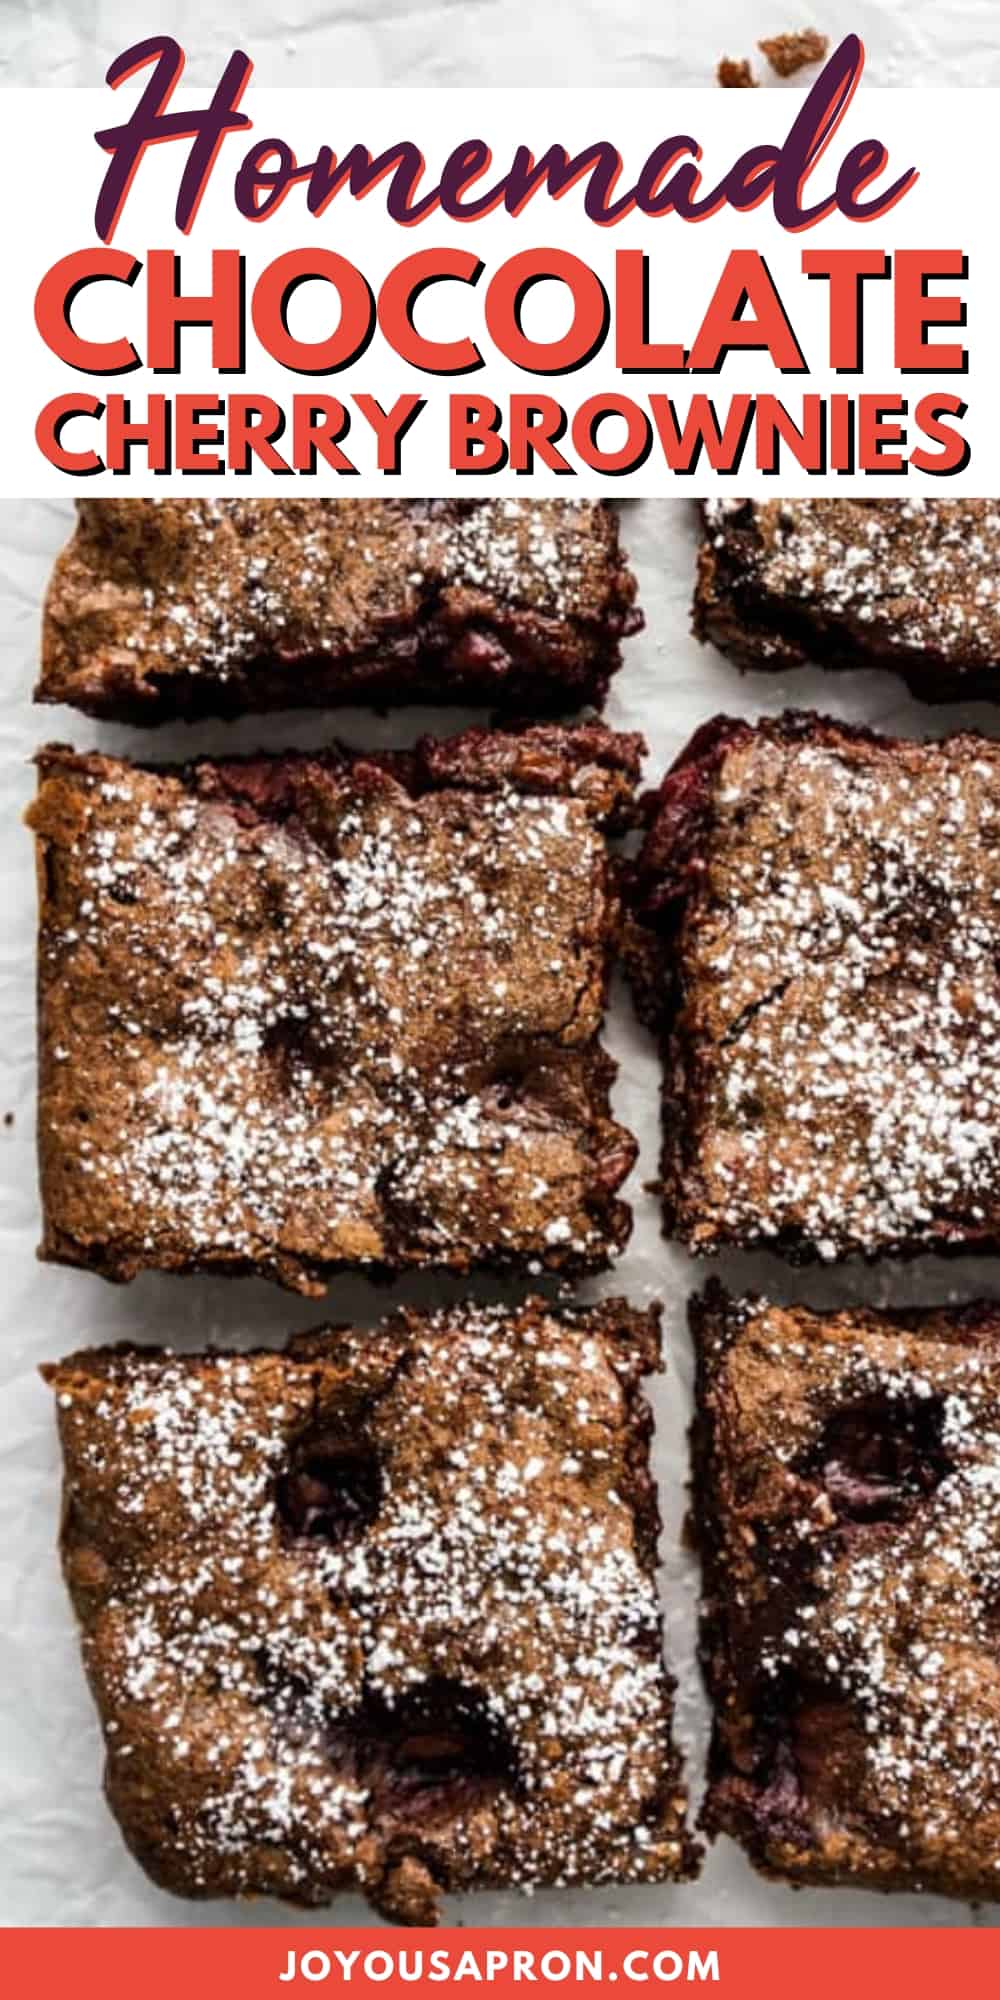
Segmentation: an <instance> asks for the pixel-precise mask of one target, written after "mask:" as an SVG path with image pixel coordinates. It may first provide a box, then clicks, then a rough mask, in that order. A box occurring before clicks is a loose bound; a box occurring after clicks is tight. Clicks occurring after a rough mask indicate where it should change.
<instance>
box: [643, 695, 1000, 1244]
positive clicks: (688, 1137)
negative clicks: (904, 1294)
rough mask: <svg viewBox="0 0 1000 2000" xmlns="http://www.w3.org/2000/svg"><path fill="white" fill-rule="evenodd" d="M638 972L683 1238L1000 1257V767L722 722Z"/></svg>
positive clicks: (707, 748) (682, 770)
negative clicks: (984, 1251) (993, 1251)
mask: <svg viewBox="0 0 1000 2000" xmlns="http://www.w3.org/2000/svg"><path fill="white" fill-rule="evenodd" d="M651 819H652V824H651V827H650V831H649V834H648V837H647V840H646V845H645V848H644V851H643V855H642V858H641V860H640V863H639V865H638V868H637V870H636V872H635V880H634V907H635V913H636V917H637V920H638V921H637V925H636V927H635V930H634V933H633V939H632V948H631V956H632V962H633V970H634V972H635V975H636V989H637V993H638V997H639V1001H640V1005H641V1006H642V1008H643V1010H644V1012H645V1013H646V1014H647V1016H648V1017H649V1018H651V1019H652V1020H653V1021H654V1022H655V1023H656V1024H657V1025H658V1026H660V1027H661V1028H662V1029H663V1031H664V1033H665V1037H666V1049H665V1062H666V1077H665V1085H664V1120H665V1140H664V1183H665V1198H666V1205H667V1217H668V1223H669V1226H670V1228H671V1229H673V1230H675V1231H676V1232H677V1234H678V1235H680V1236H681V1238H682V1239H683V1240H684V1241H685V1242H687V1243H688V1244H689V1245H690V1246H691V1247H692V1248H694V1249H696V1250H702V1251H708V1250H712V1249H715V1248H717V1247H718V1246H720V1245H722V1244H727V1243H728V1244H738V1245H744V1246H746V1245H773V1246H774V1247H776V1248H778V1249H781V1250H786V1251H789V1252H791V1253H793V1254H795V1253H809V1254H817V1255H819V1256H821V1257H825V1258H835V1257H841V1256H844V1255H846V1254H848V1253H850V1252H851V1251H861V1252H864V1253H866V1254H873V1253H876V1252H879V1251H905V1250H915V1249H917V1248H920V1247H924V1246H926V1247H934V1248H946V1247H949V1246H961V1245H966V1246H975V1245H980V1246H985V1245H988V1244H991V1243H995V1242H996V1241H997V1239H998V1237H1000V1054H998V1050H1000V1040H998V1025H1000V969H998V955H1000V746H998V745H996V744H994V743H991V742H989V741H987V740H986V739H985V738H980V737H977V736H973V735H963V736H952V737H948V738H946V739H944V740H943V741H941V742H939V743H915V742H901V741H898V740H890V739H888V738H880V737H877V736H874V735H872V734H869V733H867V732H865V731H863V730H856V729H850V728H847V727H844V726H841V725H839V724H837V723H835V722H830V721H825V720H823V719H822V718H820V717H818V716H810V715H801V716H786V717H784V718H783V719H782V720H780V721H775V722H761V723H760V724H758V725H757V726H756V727H753V726H751V725H749V724H747V723H742V722H728V721H726V720H724V719H721V720H719V721H717V722H716V723H713V724H710V725H708V726H707V727H706V728H705V729H704V730H702V731H700V732H699V734H698V735H697V736H696V737H695V739H694V740H693V742H692V744H691V745H690V746H689V749H688V750H687V751H686V752H685V753H684V755H683V757H682V758H681V759H680V760H679V761H678V763H677V765H675V767H674V769H673V770H672V771H671V772H670V773H669V774H668V776H667V777H666V779H665V780H664V783H663V786H662V788H661V790H660V792H659V794H658V796H657V798H656V800H655V801H654V802H653V803H652V807H651Z"/></svg>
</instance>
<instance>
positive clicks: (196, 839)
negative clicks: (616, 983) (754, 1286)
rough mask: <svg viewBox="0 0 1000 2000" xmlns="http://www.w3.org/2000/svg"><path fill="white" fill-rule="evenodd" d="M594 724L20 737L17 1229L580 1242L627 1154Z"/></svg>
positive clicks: (364, 1249) (256, 1242)
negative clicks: (26, 1072) (158, 748)
mask: <svg viewBox="0 0 1000 2000" xmlns="http://www.w3.org/2000/svg"><path fill="white" fill-rule="evenodd" d="M640 749H641V744H640V740H639V739H638V738H636V737H623V736H615V735H612V734H611V733H610V732H609V731H607V730H605V729H603V728H602V727H601V726H600V725H598V724H592V725H589V726H581V727H580V728H578V729H570V730H567V729H563V728H560V727H558V726H555V725H552V726H545V725H538V726H536V727H535V728H533V729H528V730H526V731H523V732H519V733H511V734H503V733H500V732H495V731H478V730H472V731H468V732H466V733H465V734H464V735H463V736H460V737H457V738H453V739H451V740H450V741H447V742H427V743H425V744H424V745H423V746H421V747H420V748H418V749H417V750H416V751H415V752H412V753H396V754H393V753H389V754H387V755H384V756H381V757H371V758H370V757H368V756H366V755H362V754H361V753H357V752H346V751H345V752H342V753H341V752H339V751H331V752H330V753H328V754H326V755H323V756H306V755H287V756H278V757H274V758H265V757H260V758H255V759H249V760H245V761H243V762H231V763H210V762H199V763H195V764H192V765H189V766H186V767H174V768H150V767H146V766H140V765H133V764H128V763H125V762H122V761H120V760H117V759H114V758H109V757H103V756H99V755H96V754H94V755H87V756H78V755H75V754H74V753H73V752H71V751H68V750H63V749H58V748H55V749H50V750H46V751H43V752H42V754H41V757H40V760H39V762H40V787H39V793H38V797H37V800H36V802H35V804H34V806H33V807H32V810H31V813H30V815H29V819H30V823H31V825H32V826H33V827H34V830H35V833H36V836H37V845H38V856H39V874H40V885H41V903H42V910H41V940H40V1102H39V1147H40V1158H41V1179H42V1197H43V1211H44V1243H43V1254H44V1256H45V1257H46V1258H48V1259H50V1260H53V1261H56V1262H62V1263H70V1264H77V1265H83V1266H85V1267H87V1268H89V1269H91V1270H94V1271H97V1272H100V1273H101V1274H102V1275H103V1276H105V1277H108V1278H113V1279H127V1278H131V1277H134V1276H135V1274H136V1273H137V1272H138V1271H140V1270H142V1269H145V1268H155V1269H161V1270H168V1271H190V1270H196V1269H202V1270H204V1269H212V1270H217V1271H221V1272H227V1273H240V1272H255V1273H258V1274H260V1275H263V1276H267V1277H273V1278H277V1279H279V1280H281V1281H282V1282H284V1283H286V1284H289V1285H291V1286H294V1287H296V1288H298V1289H299V1290H302V1291H310V1290H311V1291H322V1290H323V1288H324V1285H325V1281H326V1279H327V1278H328V1276H329V1275H330V1274H331V1273H332V1272H333V1271H335V1270H337V1269H339V1268H342V1267H344V1266H348V1265H363V1266H368V1267H370V1268H371V1269H372V1270H373V1271H375V1272H378V1271H383V1272H394V1271H399V1270H401V1269H403V1268H404V1267H407V1266H413V1265H432V1266H437V1267H442V1268H444V1267H447V1268H450V1269H454V1270H461V1271H464V1270H467V1269H469V1268H470V1267H471V1266H473V1265H489V1266H493V1267H502V1268H510V1269H514V1270H520V1271H525V1270H527V1271H539V1270H541V1269H542V1267H543V1266H544V1267H546V1268H549V1269H553V1270H562V1271H578V1270H585V1269H594V1268H600V1267H603V1266H604V1265H606V1264H607V1263H608V1261H609V1259H610V1258H611V1257H612V1255H613V1253H614V1252H616V1251H617V1250H618V1249H619V1248H620V1247H621V1245H622V1244H623V1243H624V1241H625V1239H626V1237H627V1235H628V1230H629V1227H630V1215H629V1211H628V1209H627V1208H626V1206H625V1205H624V1203H622V1202H621V1201H619V1200H618V1199H617V1189H618V1188H619V1186H620V1184H621V1182H622V1181H623V1180H624V1178H625V1176H626V1175H627V1173H628V1171H629V1169H630V1167H631V1164H632V1160H633V1157H634V1144H633V1141H632V1139H631V1137H630V1135H629V1134H628V1133H627V1132H626V1131H624V1130H623V1129H622V1128H621V1127H620V1126H619V1125H617V1124H615V1122H614V1121H613V1120H612V1118H611V1116H610V1111H609V1098H608V1091H609V1083H610V1079H611V1077H612V1075H613V1073H614V1066H613V1064H612V1063H611V1061H610V1058H609V1057H607V1056H606V1055H605V1053H604V1052H603V1049H602V1047H601V1044H600V1040H599V1036H600V1029H601V1022H602V1015H603V1009H604V1001H605V991H606V984H607V977H608V967H609V957H610V950H611V942H612V936H613V932H614V928H615V922H616V905H615V896H614V892H613V887H612V881H611V873H610V868H611V864H610V857H609V855H608V851H607V846H606V842H605V839H604V834H603V828H604V827H605V826H613V825H617V824H620V823H622V822H623V821H625V820H627V818H628V816H629V811H630V808H631V803H632V795H633V787H634V781H635V777H636V772H637V768H638V759H639V753H640Z"/></svg>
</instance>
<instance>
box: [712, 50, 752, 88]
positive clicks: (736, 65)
mask: <svg viewBox="0 0 1000 2000" xmlns="http://www.w3.org/2000/svg"><path fill="white" fill-rule="evenodd" d="M715 75H716V80H717V82H718V83H719V84H720V85H721V87H722V89H723V90H756V88H757V78H756V77H755V76H754V74H753V71H752V69H751V68H750V64H749V63H748V62H747V59H746V56H740V57H739V58H738V59H737V58H736V57H734V56H723V57H722V58H721V60H720V62H719V67H718V69H717V70H716V72H715Z"/></svg>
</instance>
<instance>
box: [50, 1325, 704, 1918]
mask: <svg viewBox="0 0 1000 2000" xmlns="http://www.w3.org/2000/svg"><path fill="white" fill-rule="evenodd" d="M658 1358H659V1333H658V1325H657V1315H656V1314H655V1313H648V1312H647V1313H639V1312H633V1311H630V1310H629V1308H628V1307H627V1306H626V1305H624V1304H623V1302H622V1301H620V1300H617V1301H609V1302H606V1303H604V1304H601V1305H598V1306H592V1307H589V1308H584V1309H578V1310H576V1311H571V1310H567V1311H559V1312H557V1311H554V1310H553V1309H551V1308H550V1307H548V1306H547V1305H545V1304H544V1303H543V1302H542V1301H541V1300H537V1299H536V1300H532V1301H529V1302H528V1303H526V1304H525V1305H522V1306H520V1307H518V1308H517V1309H516V1310H515V1311H503V1310H500V1309H485V1308H483V1309H480V1308H475V1307H471V1306H469V1307H460V1308H458V1309H457V1310H454V1311H450V1312H448V1313H439V1314H434V1315H432V1316H431V1317H429V1318H426V1317H418V1316H416V1315H414V1314H402V1315H400V1316H398V1317H397V1318H395V1319H392V1320H390V1321H388V1322H387V1323H386V1324H385V1325H384V1326H383V1327H381V1328H380V1329H377V1330H376V1331H374V1332H360V1331H359V1332H357V1333H355V1332H352V1331H344V1330H341V1331H333V1332H324V1333H319V1334H317V1335H315V1336H311V1337H306V1338H299V1339H297V1340H295V1341H293V1342H292V1343H291V1344H290V1345H289V1347H288V1348H287V1349H286V1350H285V1352H284V1353H283V1354H282V1353H277V1354H273V1353H266V1354H265V1353H254V1354H248V1355H233V1354H218V1353H216V1354H210V1355H195V1356H190V1355H189V1356H185V1357H181V1356H179V1355H174V1354H171V1353H169V1352H163V1351H158V1350H151V1349H141V1350H140V1349H136V1348H128V1347H124V1348H118V1349H101V1350H97V1351H94V1352H91V1353H83V1354H78V1355H74V1356H72V1357H71V1358H70V1359H68V1360H66V1361H64V1362H62V1363H60V1364H59V1365H57V1366H55V1367H52V1368H49V1369H47V1370H46V1371H45V1373H46V1375H47V1377H48V1380H49V1381H50V1382H51V1384H52V1387H53V1389H54V1391H55V1394H56V1400H57V1405H58V1413H59V1427H60V1433H61V1437H62V1443H63V1451H64V1456H65V1465H66V1494H65V1526H64V1533H63V1555H64V1563H65V1571H66V1578H67V1582H68V1584H69V1589H70V1592H71V1594H72V1597H73V1602H74V1604H75V1606H76V1609H77V1612H78V1614H79V1617H80V1621H81V1625H82V1628H83V1651H84V1659H85V1662H86V1667H87V1672H88V1675H89V1677H90V1683H91V1686H92V1689H93V1692H94V1696H95V1698H96V1701H97V1705H98V1709H99V1711H100V1715H101V1720H102V1724H103V1728H104V1736H105V1744H106V1749H107V1792H108V1798H109V1801H110V1804H111V1807H112V1810H113V1811H114V1813H115V1814H116V1816H117V1818H118V1820H119V1822H120V1824H121V1826H122V1829H123V1832H124V1834H125V1837H126V1839H127V1840H128V1842H129V1845H130V1847H131V1848H132V1850H133V1852H134V1854H135V1855H136V1857H137V1858H138V1860H139V1861H141V1863H142V1864H143V1866H144V1867H145V1868H146V1869H147V1870H148V1871H149V1873H150V1874H151V1875H152V1876H153V1877H154V1879H155V1880H156V1881H158V1882H160V1883H161V1884H162V1885H163V1886H164V1887H166V1888H169V1889H173V1890H175V1891H176V1892H178V1893H180V1894H184V1895H192V1896H219V1895H233V1894H237V1895H242V1894H251V1893H264V1892H269V1893H272V1894H276V1895H280V1896H283V1897H286V1898H289V1899H291V1900H293V1901H297V1902H302V1903H320V1902H323V1901H324V1900H326V1899H327V1898H328V1897H329V1896H330V1895H331V1894H333V1893H334V1892H335V1891H337V1890H339V1889H346V1888H349V1887H358V1888H360V1889H362V1890H364V1892H365V1893H366V1894H367V1895H368V1896H369V1897H370V1898H371V1900H372V1901H373V1902H374V1903H375V1904H376V1905H377V1907H378V1908H379V1909H381V1910H383V1911H384V1912H385V1913H386V1914H387V1915H389V1916H392V1917H397V1918H400V1919H402V1920H403V1921H405V1922H411V1923H433V1922H434V1921H436V1919H437V1916H438V1914H439V1907H438V1906H439V1896H440V1892H441V1891H442V1890H445V1889H469V1888H475V1887H489V1886H492V1887H506V1886H523V1887H525V1888H529V1887H532V1886H535V1885H541V1884H563V1885H567V1884H571V1883H586V1882H590V1883H601V1882H608V1883H610V1882H615V1883H624V1882H660V1881H664V1880H666V1879H668V1878H670V1877H673V1876H678V1875H686V1874H690V1873H692V1872H693V1870H694V1868H695V1865H696V1862H697V1849H696V1847H695V1845H694V1843H693V1842H692V1841H691V1839H690V1838H689V1836H688V1834H687V1832H686V1830H685V1798H684V1792H683V1788H682V1785H681V1782H680V1774H679V1764H678V1759H677V1755H676V1753H675V1751H674V1749H673V1746H672V1743H671V1736H670V1722H671V1714H670V1708H671V1704H670V1695H671V1683H670V1682H669V1680H668V1678H667V1677H666V1675H665V1673H664V1668H663V1663H662V1656H661V1633H660V1619H659V1610H658V1603H657V1594H656V1584H655V1577H654V1569H655V1561H656V1538H657V1531H658V1525H659V1524H658V1517H657V1508H656V1498H655V1492H654V1488H653V1484H652V1480H651V1478H650V1473H649V1465H648V1445H649V1433H650V1428H651V1419H650V1413H649V1410H648V1407H647V1405H646V1403H645V1401H644V1399H643V1397H642V1394H641V1392H640V1387H639V1382H640V1377H641V1376H642V1374H643V1373H645V1372H646V1371H648V1370H650V1369H651V1368H654V1367H656V1366H657V1364H658Z"/></svg>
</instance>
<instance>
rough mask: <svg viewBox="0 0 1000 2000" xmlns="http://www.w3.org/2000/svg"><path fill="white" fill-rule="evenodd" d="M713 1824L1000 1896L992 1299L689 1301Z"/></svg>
mask: <svg viewBox="0 0 1000 2000" xmlns="http://www.w3.org/2000/svg"><path fill="white" fill-rule="evenodd" d="M692 1327H693V1331H694V1335H695V1339H696V1343H697V1349H698V1387H697V1418H696V1422H695V1429H694V1467H695V1516H696V1522H697V1532H698V1536H699V1539H700V1543H701V1549H702V1559H703V1566H704V1589H705V1597H704V1607H703V1608H704V1623H703V1635H702V1636H703V1664H704V1670H705V1675H706V1679H707V1683H708V1688H709V1692H710V1695H711V1699H712V1703H713V1706H714V1712H715V1728H714V1736H713V1742H712V1749H711V1756H710V1770H709V1779H710V1782H709V1790H708V1796H707V1801H706V1805H705V1808H704V1812H703V1815H702V1817H703V1823H704V1825H705V1826H706V1828H707V1829H708V1830H709V1831H710V1832H712V1833H713V1834H714V1833H719V1832H724V1833H729V1834H732V1835H733V1837H734V1838H735V1839H736V1840H738V1841H740V1842H741V1843H742V1844H743V1846H744V1847H745V1848H746V1850H747V1852H748V1854H749V1856H750V1858H751V1860H752V1861H753V1862H754V1863H755V1864H756V1865H757V1866H758V1867H759V1868H760V1869H761V1870H762V1871H763V1872H764V1873H765V1874H767V1875H778V1876H782V1877H785V1878H787V1879H789V1880H790V1881H792V1882H794V1883H817V1884H822V1883H829V1884H837V1883H840V1884H852V1885H853V1886H855V1887H857V1888H870V1889H926V1890H937V1891H939V1892H941V1893H943V1894H946V1895H952V1896H962V1897H967V1898H969V1899H977V1898H980V1897H990V1898H996V1897H997V1895H998V1894H1000V1655H998V1647H997V1616H998V1605H1000V1307H997V1306H996V1305H992V1304H990V1305H987V1304H980V1305H973V1306H968V1307H965V1308H960V1309H947V1310H946V1309H942V1308H939V1309H932V1310H927V1311H916V1312H906V1313H884V1312H872V1311H869V1310H868V1309H867V1308H864V1307H855V1308H851V1309H849V1310H847V1311H844V1312H837V1313H813V1312H808V1311H806V1310H805V1308H803V1307H783V1306H777V1305H773V1304H771V1303H770V1302H769V1301H767V1300H764V1299H742V1300H739V1299H737V1300H734V1299H730V1298H727V1297H726V1295H725V1294H724V1293H723V1292H722V1290H721V1288H719V1287H718V1286H710V1287H709V1289H708V1291H707V1292H706V1294H705V1296H704V1297H703V1298H702V1299H700V1300H695V1301H694V1302H693V1306H692Z"/></svg>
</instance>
